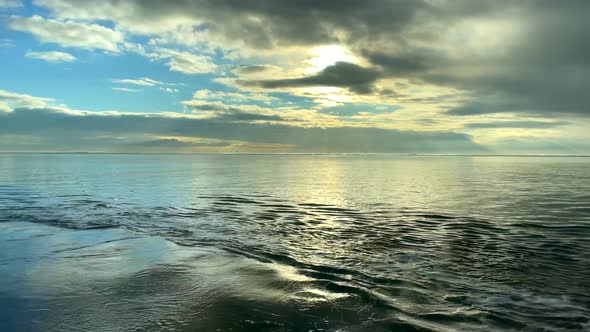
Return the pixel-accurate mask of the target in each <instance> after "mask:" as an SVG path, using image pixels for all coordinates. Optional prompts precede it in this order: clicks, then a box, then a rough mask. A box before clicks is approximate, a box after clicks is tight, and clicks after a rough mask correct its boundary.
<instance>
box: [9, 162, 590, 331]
mask: <svg viewBox="0 0 590 332" xmlns="http://www.w3.org/2000/svg"><path fill="white" fill-rule="evenodd" d="M0 276H2V278H0V306H1V308H2V313H0V330H2V331H77V330H80V331H89V330H93V331H132V330H135V331H143V330H145V331H153V330H163V331H164V330H165V331H585V330H590V323H589V322H590V278H589V276H590V158H582V157H561V158H560V157H462V156H453V157H442V156H380V155H84V154H82V155H73V154H70V155H67V154H66V155H56V154H31V155H27V154H4V155H0Z"/></svg>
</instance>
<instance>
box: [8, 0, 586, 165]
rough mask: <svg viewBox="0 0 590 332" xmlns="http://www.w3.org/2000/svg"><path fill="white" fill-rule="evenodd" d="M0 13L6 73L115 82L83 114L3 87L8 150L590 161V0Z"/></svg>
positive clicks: (45, 8)
mask: <svg viewBox="0 0 590 332" xmlns="http://www.w3.org/2000/svg"><path fill="white" fill-rule="evenodd" d="M3 6H4V8H0V13H1V14H0V24H3V25H4V27H3V30H0V31H6V33H5V34H6V36H7V38H2V39H1V40H0V45H6V46H4V47H3V48H0V50H1V49H6V50H9V49H10V50H9V51H5V52H0V56H2V57H5V58H4V59H3V60H5V61H3V62H5V63H10V62H14V63H16V62H19V61H37V66H51V67H48V68H51V69H50V70H52V71H53V70H56V69H55V68H56V66H64V67H63V68H64V70H66V69H67V68H69V69H67V70H70V71H71V70H78V71H82V72H87V73H88V74H87V76H85V77H86V78H84V79H86V80H87V79H92V78H93V77H94V76H93V75H96V73H95V71H96V70H91V69H90V68H99V66H103V65H105V63H106V62H108V63H110V65H109V67H105V68H106V69H105V70H107V71H109V70H111V71H112V72H109V74H110V79H108V80H107V79H104V80H102V81H101V82H102V83H101V84H104V85H105V90H106V91H110V92H108V93H109V95H105V96H104V97H103V98H100V101H93V100H92V99H93V98H88V101H87V102H86V103H84V102H79V101H78V100H79V96H74V95H72V96H71V97H69V96H68V92H63V94H62V95H60V96H62V97H60V98H59V99H57V98H54V96H52V95H51V94H47V93H45V92H44V91H43V89H41V88H37V89H35V90H33V89H26V88H24V89H23V88H21V89H17V88H15V87H13V86H11V84H10V81H9V80H8V79H7V80H6V81H0V84H2V85H0V89H3V91H0V119H2V120H1V121H2V123H0V136H2V137H3V142H2V144H1V145H0V149H2V150H35V151H42V150H50V151H58V150H68V151H69V150H72V149H74V150H76V149H82V150H92V151H120V150H125V151H170V152H174V151H182V152H194V151H250V150H252V151H297V152H301V151H310V152H317V151H322V152H392V153H414V152H415V153H567V154H569V153H578V154H587V153H590V144H589V143H586V142H588V141H589V139H590V133H589V131H588V130H587V129H588V128H589V125H590V119H589V118H590V102H589V101H588V99H587V97H586V95H587V91H590V38H588V32H589V31H590V20H588V19H587V16H588V13H590V2H589V1H585V0H568V1H550V0H546V1H543V0H521V1H502V0H500V1H491V0H490V1H485V0H479V1H472V0H454V1H453V0H368V1H357V0H339V1H311V0H299V1H293V0H290V1H286V0H285V1H279V0H258V1H230V0H194V1H193V0H171V1H156V0H125V1H123V0H101V1H98V0H96V1H92V0H34V1H33V5H30V6H29V5H24V4H22V3H20V2H18V1H9V2H6V4H5V5H3ZM21 44H22V46H20V45H21ZM132 58H133V59H143V60H141V61H143V62H141V63H142V64H141V66H145V68H143V67H141V68H139V69H137V70H138V72H136V73H135V72H134V74H135V75H134V76H131V75H127V74H126V71H127V70H126V69H127V68H129V67H130V66H131V65H132V66H133V68H134V70H136V68H135V67H139V66H140V65H139V64H136V63H139V62H137V61H138V60H133V61H135V62H132V60H130V59H132ZM102 59H105V60H102ZM127 61H130V62H129V63H130V65H129V66H128V65H123V66H120V67H117V68H118V69H109V68H115V67H116V66H114V65H113V63H117V62H119V63H125V64H126V63H127ZM144 63H145V64H144ZM67 66H75V67H67ZM105 66H106V65H105ZM72 68H75V69H72ZM142 68H143V69H142ZM157 68H164V69H165V70H167V73H166V75H164V74H162V71H161V70H160V69H157ZM38 70H39V71H40V72H43V71H44V70H43V68H42V67H39V69H38ZM97 70H98V71H100V70H101V69H97ZM129 72H131V71H129ZM12 73H13V75H15V76H16V75H18V73H17V72H12ZM40 75H42V74H40ZM76 79H80V80H82V78H76ZM47 80H49V78H47ZM51 80H55V81H60V77H56V76H55V75H53V76H51ZM62 83H63V82H62ZM66 84H67V83H63V85H66ZM97 84H98V83H97ZM21 86H22V87H27V86H28V85H25V84H22V85H21ZM55 90H56V89H51V91H55ZM66 90H68V89H66ZM66 90H64V91H66ZM69 90H72V89H71V88H70V89H69ZM69 90H68V91H69ZM60 91H61V90H60ZM60 91H58V92H60ZM71 93H75V91H73V92H71ZM95 93H96V94H99V93H100V92H98V91H97V92H95ZM105 93H106V92H105ZM112 93H117V94H118V95H116V98H113V95H110V94H112ZM37 96H44V97H45V98H39V97H37ZM70 98H71V99H73V100H76V102H77V105H81V106H82V107H80V106H78V107H77V108H78V109H79V108H83V109H85V110H90V111H73V110H72V107H68V106H67V105H69V99H70ZM139 98H143V99H142V100H143V101H142V102H141V103H142V108H141V109H133V110H130V109H125V108H121V107H120V106H118V105H115V104H114V103H119V104H120V105H123V106H126V105H131V106H129V107H130V108H131V107H133V105H134V104H133V101H137V100H140V99H139ZM96 99H98V98H96ZM152 99H153V100H154V102H150V103H148V102H145V104H143V103H144V101H145V100H152ZM103 100H107V101H108V100H112V101H111V104H112V105H114V106H111V104H108V102H105V101H103ZM125 100H129V102H128V103H125ZM137 104H138V102H135V105H137ZM155 105H158V106H155ZM162 105H164V106H162ZM166 105H169V106H166ZM106 109H108V110H115V111H116V112H109V113H101V112H98V111H101V110H102V111H104V110H106ZM93 110H94V111H95V112H91V111H93ZM135 113H137V114H135ZM68 135H69V136H70V137H72V136H74V137H80V138H82V137H83V139H81V140H79V142H78V143H77V144H73V143H71V142H72V141H71V140H68V139H65V137H67V136H68Z"/></svg>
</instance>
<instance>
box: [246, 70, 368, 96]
mask: <svg viewBox="0 0 590 332" xmlns="http://www.w3.org/2000/svg"><path fill="white" fill-rule="evenodd" d="M378 78H379V73H378V72H377V71H376V70H375V69H372V68H365V67H361V66H359V65H356V64H354V63H349V62H337V63H335V64H333V65H331V66H328V67H326V68H324V69H323V70H322V71H320V72H319V73H317V74H315V75H311V76H306V77H298V78H284V79H268V80H240V81H238V82H237V83H238V84H239V85H245V86H247V85H251V84H253V85H256V86H259V87H262V88H267V89H278V88H286V87H314V86H327V87H345V88H349V89H350V90H351V91H354V92H356V93H360V94H364V93H370V92H371V91H372V90H373V88H372V84H373V83H374V82H375V81H376V80H377V79H378Z"/></svg>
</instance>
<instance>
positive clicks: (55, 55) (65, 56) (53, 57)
mask: <svg viewBox="0 0 590 332" xmlns="http://www.w3.org/2000/svg"><path fill="white" fill-rule="evenodd" d="M25 56H26V57H27V58H33V59H40V60H44V61H47V62H54V63H55V62H72V61H75V60H76V57H75V56H73V55H71V54H70V53H66V52H58V51H49V52H32V51H29V52H27V53H25Z"/></svg>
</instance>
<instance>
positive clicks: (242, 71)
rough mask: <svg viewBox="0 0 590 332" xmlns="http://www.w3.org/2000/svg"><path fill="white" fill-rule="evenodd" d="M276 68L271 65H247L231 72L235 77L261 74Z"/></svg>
mask: <svg viewBox="0 0 590 332" xmlns="http://www.w3.org/2000/svg"><path fill="white" fill-rule="evenodd" d="M277 68H278V67H277V66H273V65H249V66H240V67H237V68H234V69H233V70H232V72H233V73H234V74H236V75H248V74H254V73H262V72H267V71H270V70H276V69H277Z"/></svg>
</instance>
